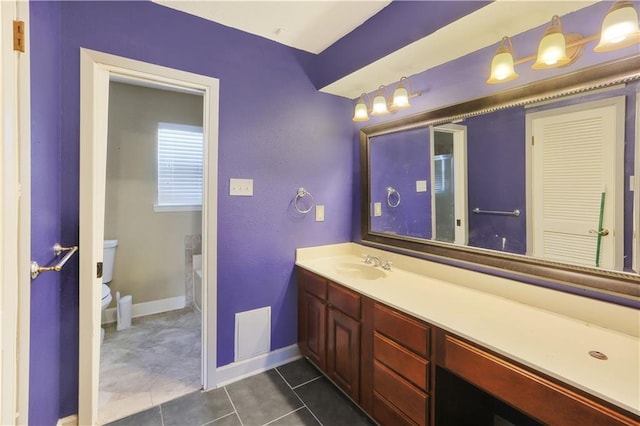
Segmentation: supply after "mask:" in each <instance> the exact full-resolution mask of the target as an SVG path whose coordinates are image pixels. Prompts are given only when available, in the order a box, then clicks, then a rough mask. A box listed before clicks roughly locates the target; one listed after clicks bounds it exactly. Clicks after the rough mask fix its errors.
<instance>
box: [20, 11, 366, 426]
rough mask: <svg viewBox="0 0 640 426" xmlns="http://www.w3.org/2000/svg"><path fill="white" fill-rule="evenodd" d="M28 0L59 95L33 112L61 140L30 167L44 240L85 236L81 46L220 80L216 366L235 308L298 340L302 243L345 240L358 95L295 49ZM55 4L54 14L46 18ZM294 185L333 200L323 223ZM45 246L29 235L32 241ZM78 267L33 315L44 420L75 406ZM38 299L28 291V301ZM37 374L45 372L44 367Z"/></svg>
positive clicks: (44, 80)
mask: <svg viewBox="0 0 640 426" xmlns="http://www.w3.org/2000/svg"><path fill="white" fill-rule="evenodd" d="M32 7H33V12H32V14H33V15H34V19H36V20H38V19H37V18H38V16H37V15H38V14H39V13H42V15H43V16H42V17H41V19H39V21H41V22H38V28H40V29H39V31H42V32H43V33H47V37H44V36H43V37H41V38H40V39H36V37H34V40H33V43H34V46H33V47H32V60H33V61H34V71H35V72H34V74H33V76H32V80H33V83H32V84H33V86H34V87H40V86H43V88H42V90H43V91H44V92H45V93H52V95H50V97H51V100H49V98H47V99H46V100H47V102H40V101H39V100H34V102H33V104H34V110H40V111H41V113H42V115H43V116H46V117H47V119H48V120H51V123H50V126H53V127H55V129H54V130H55V132H52V131H51V128H50V127H47V128H46V129H44V130H43V131H42V132H40V133H42V134H43V136H46V137H47V138H54V140H53V142H52V145H51V149H52V150H53V151H54V153H53V155H47V156H46V157H43V162H44V164H43V165H42V167H36V166H35V165H36V164H37V162H36V161H37V160H38V159H39V157H38V155H37V154H36V155H35V156H34V167H33V171H34V175H35V176H34V188H36V187H37V185H38V182H40V181H45V180H46V183H47V185H45V186H44V187H43V188H44V189H45V190H46V193H47V194H51V195H50V198H51V200H50V201H48V202H47V203H46V204H45V205H41V206H38V205H34V210H35V211H36V212H41V213H42V214H43V215H46V217H47V218H49V220H52V221H55V229H54V230H52V231H50V233H52V234H54V236H52V237H51V240H52V242H51V243H49V242H48V241H47V242H46V244H45V245H46V247H50V246H51V245H52V244H53V241H54V240H57V239H58V226H61V234H62V237H61V239H62V241H65V242H69V243H75V242H77V241H78V188H79V183H78V179H79V176H78V174H79V114H80V111H79V97H80V86H79V77H80V63H79V58H80V50H79V48H80V47H86V48H90V49H94V50H100V51H104V52H107V53H112V54H116V55H120V56H125V57H129V58H134V59H138V60H142V61H146V62H151V63H155V64H160V65H164V66H169V67H172V68H177V69H182V70H186V71H190V72H194V73H199V74H203V75H209V76H212V77H216V78H218V79H220V131H219V200H218V202H219V212H218V216H219V219H218V236H217V237H218V247H219V256H218V265H219V268H218V300H219V304H218V310H217V316H218V364H219V365H225V364H228V363H230V362H232V361H233V344H234V341H233V329H234V315H235V313H236V312H241V311H245V310H249V309H254V308H257V307H261V306H267V305H269V306H271V307H272V344H271V349H272V350H274V349H278V348H281V347H285V346H288V345H291V344H294V343H295V342H296V337H297V336H296V289H295V278H294V277H293V276H292V272H293V268H294V255H295V252H294V251H295V248H297V247H305V246H313V245H321V244H331V243H337V242H344V241H349V240H350V231H351V208H352V204H351V202H352V196H351V195H352V194H351V186H350V184H349V182H350V180H351V177H352V174H353V170H352V168H353V158H352V155H353V146H352V136H353V127H352V125H351V122H350V117H351V102H350V101H347V100H345V99H341V98H338V97H335V96H331V95H326V94H322V93H319V92H317V91H316V89H315V88H314V87H313V84H312V83H311V81H310V80H309V78H308V77H307V76H306V74H305V73H304V71H303V69H302V68H301V66H300V65H299V62H298V60H297V56H298V55H299V54H300V52H297V51H295V50H293V49H290V48H288V47H285V46H282V45H279V44H277V43H274V42H271V41H268V40H265V39H262V38H259V37H255V36H252V35H249V34H246V33H242V32H239V31H236V30H233V29H231V28H228V27H224V26H221V25H217V24H214V23H211V22H208V21H205V20H202V19H199V18H196V17H193V16H190V15H187V14H184V13H181V12H177V11H174V10H171V9H168V8H165V7H161V6H158V5H156V4H153V3H151V2H64V3H54V4H53V5H51V6H47V5H46V4H40V3H32ZM48 9H54V11H55V12H56V13H57V16H59V17H60V19H53V20H52V19H51V16H45V15H46V13H48V12H47V10H48ZM54 16H56V15H54ZM32 27H36V25H32ZM172 29H175V30H172ZM177 29H179V31H178V30H177ZM184 46H189V47H188V48H185V47H184ZM60 50H61V59H59V61H60V62H55V63H54V64H53V65H55V66H56V69H57V71H56V70H54V73H53V74H52V73H51V70H50V63H49V62H46V61H52V60H57V59H56V58H58V56H57V53H59V52H60ZM37 64H41V66H36V65H37ZM60 67H61V68H60ZM60 73H61V74H60ZM61 94H62V95H61ZM60 98H61V101H60ZM36 105H37V107H36ZM60 111H62V112H61V116H60ZM34 112H35V111H34ZM59 120H61V121H59ZM47 124H49V123H47ZM60 129H61V130H60ZM60 131H61V136H60ZM36 135H37V132H34V140H35V136H36ZM54 136H55V137H54ZM61 141H62V142H61ZM41 171H43V172H45V173H41ZM46 171H51V172H52V173H46ZM51 176H56V178H55V179H51ZM231 177H240V178H253V179H254V194H255V195H254V197H251V198H247V197H229V196H227V194H228V191H229V188H228V182H229V178H231ZM300 186H304V187H305V188H307V189H308V190H309V191H310V192H311V193H312V194H313V196H314V197H315V201H316V203H317V204H324V205H325V209H326V210H325V215H326V221H325V222H322V223H316V222H315V221H314V220H313V215H312V214H309V215H307V216H306V217H299V216H296V215H294V214H292V213H291V209H290V202H291V200H292V198H293V196H294V195H295V192H296V189H297V188H298V187H300ZM62 188H64V191H63V190H62ZM36 195H37V194H36V192H34V200H35V199H37V197H36ZM60 206H61V207H60ZM107 208H108V206H107ZM59 211H60V214H61V217H62V221H61V224H60V222H59V221H60V219H59V217H60V214H58V212H59ZM36 224H37V221H36ZM33 235H34V236H35V235H40V234H38V233H36V232H34V233H33ZM42 246H43V243H42V242H39V241H38V242H34V249H35V248H36V247H42ZM81 250H82V249H81ZM81 255H82V253H80V256H81ZM71 266H72V267H71V268H68V271H67V274H65V275H63V276H62V277H63V280H65V283H64V286H62V288H61V289H59V288H58V285H57V283H54V285H52V286H48V287H45V286H43V289H45V290H47V291H52V292H53V296H55V297H53V296H52V297H48V298H47V300H46V304H47V309H48V311H50V315H48V314H45V313H44V312H43V313H42V314H40V313H38V308H36V307H34V308H33V310H32V313H33V316H34V317H35V319H34V322H33V328H34V333H32V338H34V336H35V337H38V338H40V339H41V340H42V341H41V342H39V343H36V344H35V345H34V349H36V351H34V355H33V356H34V357H35V359H36V360H37V359H38V353H39V354H42V357H43V358H44V359H46V362H43V363H42V364H41V367H36V368H34V370H32V373H36V374H33V375H32V384H31V393H32V399H31V405H32V407H33V408H32V411H34V413H35V412H39V413H42V415H40V416H39V417H38V416H35V417H34V419H37V420H38V422H37V423H39V424H54V423H55V420H56V419H57V418H58V417H64V416H66V415H69V414H72V413H75V412H76V411H77V380H78V371H77V370H78V359H77V353H78V285H79V283H78V270H77V262H76V263H75V264H74V265H71ZM52 279H55V275H54V277H52ZM43 281H44V280H43ZM52 287H53V288H52ZM39 300H40V298H39V297H34V302H37V301H39ZM43 302H45V301H44V300H43ZM47 315H48V316H47ZM40 318H42V320H40ZM45 320H46V323H45ZM58 334H59V335H60V340H58ZM34 340H35V339H34ZM40 369H42V374H37V373H40ZM58 395H59V397H58ZM34 415H35V414H34ZM40 420H41V421H40Z"/></svg>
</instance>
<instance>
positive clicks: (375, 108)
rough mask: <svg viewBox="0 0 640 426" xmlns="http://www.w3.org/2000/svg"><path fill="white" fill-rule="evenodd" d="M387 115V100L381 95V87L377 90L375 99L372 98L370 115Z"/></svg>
mask: <svg viewBox="0 0 640 426" xmlns="http://www.w3.org/2000/svg"><path fill="white" fill-rule="evenodd" d="M385 114H389V109H388V108H387V100H386V99H385V97H384V95H383V94H382V87H381V88H380V89H378V93H376V96H375V98H373V104H372V105H371V115H385Z"/></svg>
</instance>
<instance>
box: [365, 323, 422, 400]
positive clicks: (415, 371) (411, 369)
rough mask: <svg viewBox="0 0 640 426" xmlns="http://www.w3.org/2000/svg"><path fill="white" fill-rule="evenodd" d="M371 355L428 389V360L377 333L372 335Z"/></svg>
mask: <svg viewBox="0 0 640 426" xmlns="http://www.w3.org/2000/svg"><path fill="white" fill-rule="evenodd" d="M373 357H374V359H376V360H377V361H380V362H381V363H382V364H384V365H386V366H387V367H389V368H390V369H391V370H393V371H394V372H396V373H398V374H399V375H401V376H402V377H403V378H405V379H406V380H408V381H410V382H411V383H413V384H414V385H416V386H418V387H419V388H420V389H422V390H423V391H425V392H426V391H427V390H428V389H427V383H429V362H428V361H427V360H426V359H424V358H421V357H419V356H417V355H416V354H414V353H413V352H410V351H408V350H406V349H404V348H403V347H402V346H400V345H399V344H397V343H395V342H393V341H392V340H390V339H387V338H386V337H384V336H382V335H380V334H378V333H375V334H374V337H373Z"/></svg>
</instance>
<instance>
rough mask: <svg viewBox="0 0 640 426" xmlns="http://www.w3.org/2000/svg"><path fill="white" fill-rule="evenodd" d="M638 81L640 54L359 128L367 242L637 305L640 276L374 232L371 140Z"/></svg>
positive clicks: (461, 265)
mask: <svg viewBox="0 0 640 426" xmlns="http://www.w3.org/2000/svg"><path fill="white" fill-rule="evenodd" d="M638 79H640V55H637V56H632V57H629V58H625V59H620V60H616V61H612V62H608V63H603V64H599V65H595V66H592V67H589V68H586V69H583V70H579V71H575V72H572V73H568V74H563V75H561V76H558V77H553V78H550V79H546V80H542V81H537V82H534V83H530V84H527V85H524V86H519V87H516V88H513V89H508V90H505V91H502V92H499V93H496V94H492V95H489V96H485V97H482V98H477V99H472V100H469V101H465V102H462V103H459V104H455V105H449V106H445V107H442V108H437V109H433V110H429V111H426V112H422V113H418V114H415V115H411V116H408V117H404V118H400V119H398V120H393V121H388V122H384V123H379V124H374V125H371V126H367V127H364V128H362V129H360V168H361V170H360V179H361V204H362V206H361V207H362V208H361V215H362V216H361V219H362V229H361V235H362V242H363V243H364V244H369V245H373V246H378V247H380V248H384V249H391V250H394V249H396V251H398V250H397V249H400V250H399V251H401V252H402V253H404V254H408V255H410V256H414V257H421V258H425V259H427V260H433V261H436V262H439V263H446V264H450V265H453V266H458V267H462V268H465V269H472V270H478V271H481V272H485V273H489V274H493V275H498V276H504V277H508V278H512V279H516V280H519V281H524V282H529V283H534V284H538V285H546V286H550V287H553V288H557V289H565V290H567V291H570V292H573V293H578V294H583V293H585V295H587V294H586V293H589V292H588V290H595V291H596V293H599V294H602V295H608V296H613V297H610V298H612V299H613V300H614V301H615V302H616V303H621V304H631V305H636V304H637V303H638V302H639V300H638V298H639V297H640V274H632V273H627V272H618V271H610V270H602V269H596V268H590V267H584V266H578V265H570V264H565V263H559V262H552V261H547V260H543V259H538V258H533V257H527V256H525V255H519V254H509V253H504V252H499V251H494V250H488V249H483V248H478V247H469V246H459V245H454V244H451V243H442V242H438V241H432V240H421V239H417V238H412V237H404V236H398V235H390V234H384V233H378V232H372V231H371V216H370V206H371V199H370V193H369V192H370V191H369V182H370V177H371V170H370V165H369V142H370V139H371V138H373V137H375V136H381V135H385V134H389V133H395V132H399V131H403V130H410V129H415V128H422V127H428V126H437V125H440V124H445V123H450V122H452V121H456V120H462V119H465V118H469V117H474V116H477V115H481V114H485V113H489V112H493V111H498V110H501V109H505V108H509V107H514V106H523V105H528V104H532V103H537V102H542V101H548V100H553V99H556V98H560V97H564V96H569V95H577V94H582V93H584V92H588V91H591V90H596V89H603V88H607V87H612V86H616V85H621V84H626V83H629V82H633V81H636V80H638ZM635 149H640V141H636V147H635Z"/></svg>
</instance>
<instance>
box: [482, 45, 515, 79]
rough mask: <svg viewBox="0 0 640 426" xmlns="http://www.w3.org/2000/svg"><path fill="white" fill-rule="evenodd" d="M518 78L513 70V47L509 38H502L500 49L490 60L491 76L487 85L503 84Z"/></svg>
mask: <svg viewBox="0 0 640 426" xmlns="http://www.w3.org/2000/svg"><path fill="white" fill-rule="evenodd" d="M516 78H518V74H517V73H516V71H515V70H514V69H513V45H512V44H511V39H510V38H509V37H502V40H501V41H500V47H498V50H497V51H496V54H495V55H494V56H493V59H492V60H491V74H490V75H489V79H488V80H487V83H489V84H496V83H504V82H506V81H511V80H514V79H516Z"/></svg>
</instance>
